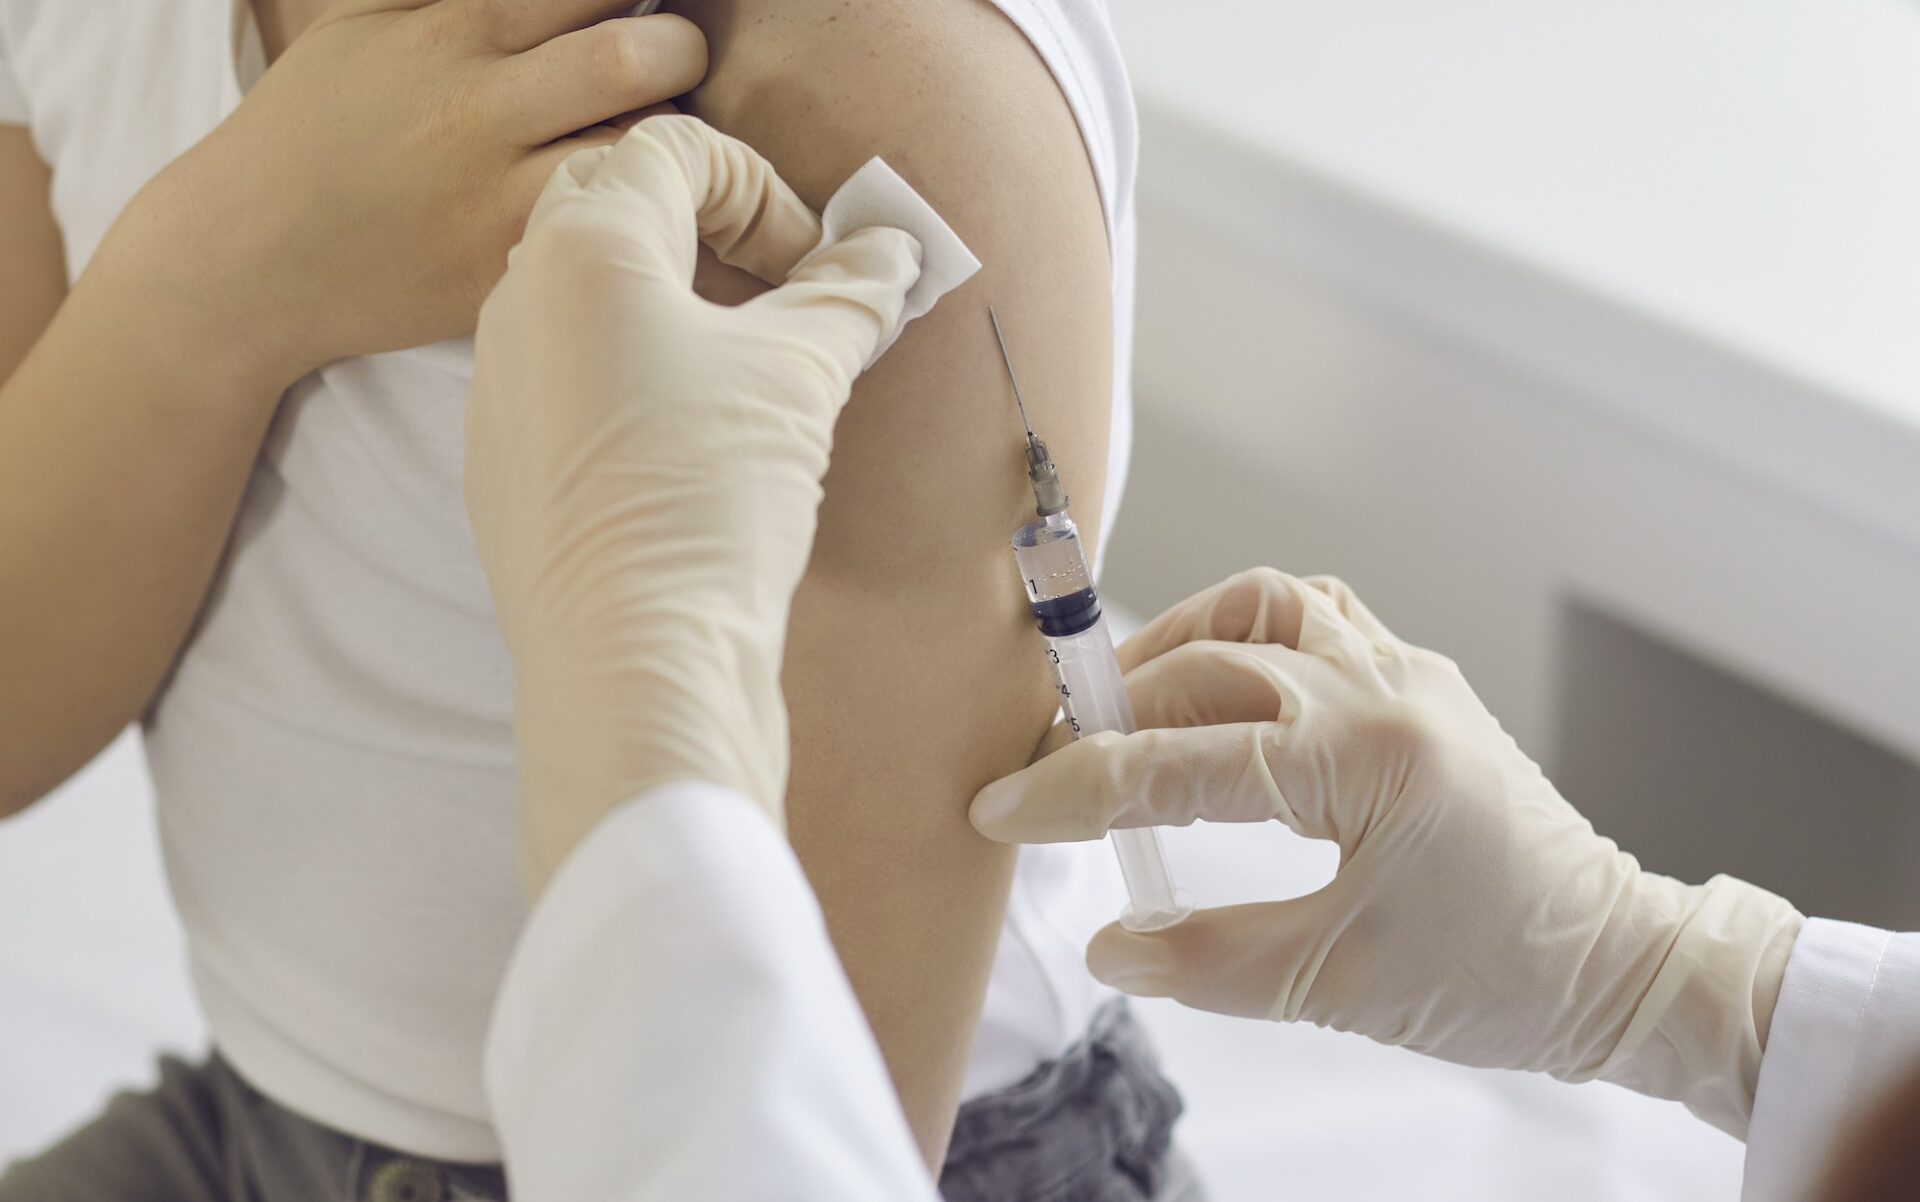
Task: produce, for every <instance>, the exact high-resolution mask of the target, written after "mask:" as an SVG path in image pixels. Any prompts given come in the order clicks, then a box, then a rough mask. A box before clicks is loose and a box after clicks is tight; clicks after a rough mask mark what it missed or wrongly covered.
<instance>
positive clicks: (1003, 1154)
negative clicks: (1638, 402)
mask: <svg viewBox="0 0 1920 1202" xmlns="http://www.w3.org/2000/svg"><path fill="white" fill-rule="evenodd" d="M1179 1114H1180V1099H1179V1095H1177V1094H1176V1093H1175V1092H1174V1091H1173V1087H1172V1086H1171V1085H1169V1084H1168V1083H1167V1081H1166V1079H1165V1078H1164V1077H1162V1076H1161V1075H1160V1073H1159V1070H1158V1068H1157V1067H1156V1066H1155V1064H1154V1058H1153V1053H1152V1049H1151V1048H1150V1047H1149V1046H1148V1044H1147V1042H1146V1039H1145V1037H1144V1036H1143V1035H1142V1033H1141V1032H1140V1030H1139V1028H1138V1027H1137V1026H1136V1025H1135V1023H1134V1022H1133V1019H1132V1017H1131V1016H1130V1015H1128V1013H1127V1012H1126V1010H1125V1009H1124V1007H1122V1006H1120V1005H1119V1004H1118V1003H1115V1004H1114V1005H1112V1006H1109V1007H1108V1008H1106V1009H1104V1010H1102V1011H1101V1012H1100V1014H1099V1016H1098V1017H1097V1018H1096V1020H1095V1022H1094V1025H1093V1027H1092V1029H1091V1030H1090V1031H1089V1033H1088V1036H1087V1038H1086V1039H1085V1040H1084V1041H1083V1042H1081V1043H1080V1044H1078V1045H1076V1046H1075V1047H1074V1048H1072V1049H1071V1050H1070V1051H1068V1052H1067V1054H1066V1055H1065V1056H1063V1057H1061V1058H1060V1059H1059V1060H1056V1061H1052V1062H1050V1063H1048V1064H1044V1065H1042V1066H1041V1067H1040V1068H1039V1069H1038V1070H1036V1071H1035V1072H1034V1074H1033V1075H1032V1076H1030V1077H1028V1078H1027V1079H1026V1080H1025V1081H1023V1082H1021V1083H1020V1084H1019V1085H1017V1086H1015V1087H1014V1088H1012V1089H1010V1090H1006V1091H1004V1092H1002V1093H998V1094H992V1095H989V1096H987V1097H984V1098H976V1099H974V1100H973V1101H971V1102H969V1103H967V1104H966V1105H965V1106H963V1107H961V1110H960V1117H959V1120H958V1122H957V1123H956V1125H955V1128H954V1137H953V1145H952V1150H951V1151H950V1152H949V1153H948V1156H947V1165H946V1170H945V1172H944V1173H943V1174H942V1176H941V1192H942V1194H943V1195H944V1196H945V1198H946V1200H947V1202H1205V1195H1204V1193H1203V1192H1202V1191H1201V1190H1200V1187H1199V1184H1198V1180H1197V1178H1195V1177H1194V1176H1193V1173H1192V1170H1191V1168H1190V1167H1189V1166H1187V1164H1186V1162H1185V1161H1184V1160H1183V1159H1182V1158H1181V1157H1179V1156H1178V1155H1177V1154H1176V1153H1174V1152H1172V1151H1171V1144H1170V1136H1171V1132H1172V1128H1173V1122H1174V1120H1175V1119H1176V1118H1177V1117H1178V1116H1179ZM506 1196H507V1189H506V1179H505V1177H504V1175H503V1174H502V1172H501V1170H500V1167H499V1166H498V1165H455V1164H445V1163H437V1162H433V1161H427V1160H422V1159H418V1158H416V1157H411V1156H406V1155H403V1154H401V1153H398V1152H394V1151H392V1150H391V1149H387V1148H382V1147H379V1146H378V1145H375V1144H370V1143H367V1142H366V1141H364V1140H358V1139H355V1138H353V1137H351V1136H348V1135H342V1134H340V1133H339V1132H337V1131H333V1130H331V1129H329V1128H326V1127H323V1126H320V1125H319V1124H318V1123H314V1122H310V1121H308V1120H307V1119H304V1118H301V1117H300V1116H299V1115H296V1114H294V1113H293V1112H292V1111H290V1110H287V1109H285V1108H284V1107H282V1106H279V1105H277V1104H276V1103H274V1102H272V1101H270V1100H269V1099H267V1098H265V1097H263V1096H261V1094H260V1093H259V1092H258V1091H257V1090H255V1089H254V1088H253V1087H252V1086H250V1085H248V1084H247V1083H246V1082H245V1081H243V1080H241V1079H240V1076H239V1075H238V1074H237V1073H235V1072H234V1071H233V1069H232V1067H231V1066H229V1065H228V1064H227V1062H226V1061H224V1060H222V1059H220V1057H219V1056H217V1055H216V1056H214V1057H213V1058H212V1059H210V1060H209V1061H207V1062H206V1063H205V1064H200V1065H189V1064H186V1063H183V1062H182V1061H179V1060H176V1059H173V1058H171V1057H169V1058H167V1059H164V1060H162V1061H161V1062H160V1081H159V1083H158V1084H157V1085H155V1086H154V1087H153V1088H152V1089H150V1090H147V1091H146V1092H143V1093H123V1094H120V1095H119V1096H117V1097H115V1098H114V1099H113V1101H111V1102H110V1103H108V1105H107V1108H106V1110H105V1111H104V1112H103V1113H102V1114H101V1115H100V1117H99V1118H97V1119H95V1120H94V1121H93V1122H91V1123H89V1124H87V1125H86V1126H85V1127H82V1128H81V1129H80V1130H78V1131H76V1132H75V1133H74V1134H72V1135H70V1136H68V1137H67V1138H66V1139H64V1140H62V1141H61V1142H60V1143H58V1144H56V1145H54V1146H53V1147H52V1148H50V1149H48V1150H47V1151H45V1152H43V1153H41V1154H40V1155H38V1156H36V1157H34V1158H33V1159H31V1160H24V1161H20V1162H18V1163H16V1164H13V1165H11V1166H8V1167H7V1169H6V1171H5V1172H4V1173H0V1202H505V1200H506Z"/></svg>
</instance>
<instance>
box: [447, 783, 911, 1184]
mask: <svg viewBox="0 0 1920 1202" xmlns="http://www.w3.org/2000/svg"><path fill="white" fill-rule="evenodd" d="M485 1072H486V1084H487V1096H488V1099H489V1103H490V1105H491V1107H492V1110H493V1121H494V1124H495V1126H496V1128H497V1129H498V1131H499V1135H500V1141H501V1144H502V1147H503V1148H504V1150H505V1160H506V1168H507V1177H508V1182H509V1186H510V1188H511V1190H512V1193H513V1196H514V1199H515V1202H578V1200H579V1199H582V1198H597V1199H607V1200H609V1202H616V1200H617V1202H654V1200H659V1202H668V1200H671V1202H685V1200H686V1199H690V1198H699V1199H718V1200H727V1199H743V1200H744V1199H766V1198H781V1199H796V1200H802V1202H812V1200H814V1199H818V1200H820V1202H827V1200H829V1199H831V1200H832V1202H937V1200H936V1195H935V1191H934V1186H933V1181H932V1178H931V1177H930V1175H929V1174H928V1173H927V1170H926V1169H925V1167H924V1166H923V1165H922V1163H921V1160H920V1156H919V1153H918V1152H917V1151H916V1150H915V1145H914V1143H913V1139H912V1136H911V1134H910V1133H909V1130H908V1127H907V1123H906V1119H905V1117H904V1115H903V1114H902V1113H901V1110H900V1106H899V1103H898V1101H896V1099H895V1097H894V1094H893V1089H892V1086H891V1084H890V1083H889V1081H888V1078H887V1074H886V1069H885V1066H884V1064H883V1063H882V1061H881V1058H880V1051H879V1048H878V1046H877V1045H876V1044H875V1043H874V1041H873V1037H872V1035H871V1034H870V1033H869V1031H868V1029H867V1026H866V1023H865V1020H864V1018H863V1017H862V1015H861V1012H860V1009H859V1006H858V1004H857V1003H856V1002H855V1000H854V996H853V990H852V988H851V987H850V986H849V985H848V983H847V980H846V976H845V974H844V973H843V972H842V970H841V968H840V962H839V960H838V959H837V958H836V957H835V955H834V952H833V948H832V946H831V945H830V944H829V943H828V941H827V933H826V926H825V923H824V921H823V919H822V918H821V915H820V908H819V904H818V903H817V902H816V901H815V899H814V896H813V893H812V891H811V890H810V889H809V888H808V886H807V883H806V880H805V878H804V877H803V876H802V875H801V870H800V866H799V863H798V862H797V861H796V860H795V859H794V856H793V852H792V850H791V849H790V848H789V847H788V845H787V842H786V840H785V838H784V837H783V836H782V835H781V833H780V832H779V831H778V830H777V829H775V827H774V825H773V824H772V823H771V822H769V821H768V820H767V817H766V815H765V813H764V812H763V811H762V810H761V809H760V808H759V807H758V806H756V805H754V804H753V803H752V802H750V801H749V800H747V799H746V798H745V797H743V796H741V795H740V794H738V793H735V792H733V791H732V790H729V789H724V788H721V787H720V786H717V785H706V784H675V785H668V786H663V787H660V788H657V789H653V790H650V791H648V792H647V793H645V794H642V795H641V796H640V797H638V798H635V799H634V800H633V801H630V802H628V803H627V804H626V805H624V806H622V807H621V808H620V809H619V810H617V811H616V812H615V813H614V814H613V815H611V816H610V817H608V818H607V819H606V820H605V821H603V822H602V823H601V824H600V825H599V826H598V827H597V828H595V830H594V832H593V833H592V835H590V836H589V837H588V838H587V839H586V841H585V842H583V843H582V844H581V845H580V846H579V847H578V848H576V849H575V850H574V852H573V854H572V855H571V856H569V857H568V859H567V861H566V863H565V864H563V865H562V866H561V868H560V871H559V872H558V874H556V875H555V877H554V879H553V881H552V883H551V884H550V885H549V886H548V888H547V891H546V893H545V894H544V895H543V896H542V897H541V899H540V901H539V904H538V905H537V906H535V908H534V911H533V914H532V915H531V917H530V918H529V920H528V923H527V928H526V930H525V932H524V933H523V934H522V935H521V938H520V942H519V944H518V946H517V947H516V948H515V950H514V953H513V957H512V959H511V961H510V963H509V965H508V968H507V973H506V978H505V980H504V982H503V983H502V986H501V990H500V993H499V996H498V998H497V999H496V1001H495V1003H494V1012H493V1018H492V1022H491V1026H490V1028H489V1031H488V1036H487V1047H486V1063H485Z"/></svg>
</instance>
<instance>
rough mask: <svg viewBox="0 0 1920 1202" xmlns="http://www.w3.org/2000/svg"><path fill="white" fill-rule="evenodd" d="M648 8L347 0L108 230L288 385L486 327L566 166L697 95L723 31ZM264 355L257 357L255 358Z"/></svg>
mask: <svg viewBox="0 0 1920 1202" xmlns="http://www.w3.org/2000/svg"><path fill="white" fill-rule="evenodd" d="M630 7H631V0H340V2H339V3H337V4H335V5H334V7H333V8H332V9H330V10H329V11H328V12H327V13H326V14H325V15H323V16H322V17H320V18H319V19H318V20H317V21H316V22H315V23H314V25H313V26H312V27H311V28H310V29H309V30H308V31H307V32H306V33H304V34H303V35H302V36H300V37H299V38H298V39H297V40H296V41H295V42H294V43H293V44H292V45H291V46H290V47H289V48H288V49H287V51H286V53H285V55H283V56H282V57H281V59H280V60H279V61H278V62H276V63H275V64H274V66H273V68H272V69H271V70H270V71H268V72H267V74H266V76H265V77H264V78H263V79H262V80H261V81H260V83H259V85H258V86H257V87H256V88H255V89H254V90H253V91H252V92H251V93H250V94H249V95H248V97H247V99H246V100H245V102H244V103H243V104H241V106H240V108H239V110H238V111H237V112H235V113H234V114H233V115H232V117H230V118H229V119H228V120H227V121H226V122H225V123H224V124H222V125H221V126H220V127H219V128H218V129H216V130H215V131H214V132H213V133H212V134H210V135H209V136H208V137H207V138H206V139H205V140H204V141H202V142H201V143H200V144H199V145H197V146H195V147H194V148H193V149H192V150H190V151H188V152H187V153H186V154H185V155H183V156H182V157H181V158H180V159H178V160H177V161H176V162H175V163H174V164H172V165H171V166H170V167H169V168H167V170H166V171H164V172H162V173H161V175H160V176H159V177H158V178H157V179H156V180H155V181H154V182H153V183H152V184H150V185H149V186H148V187H147V189H146V190H145V192H144V193H143V194H142V195H141V196H140V197H139V198H137V199H136V200H135V202H134V204H133V205H132V206H130V208H129V211H128V215H127V217H126V218H125V219H123V220H122V222H121V223H120V226H119V228H117V229H116V230H115V232H114V236H113V238H112V239H111V240H110V242H109V248H110V253H114V254H126V253H131V254H133V255H134V257H135V262H136V263H137V264H138V268H137V270H136V272H135V276H134V278H136V279H139V280H141V281H142V282H143V285H144V286H145V287H146V288H147V289H148V290H149V291H150V292H159V293H161V295H159V296H156V297H153V298H152V299H153V300H154V301H155V302H158V303H164V304H167V305H169V306H175V307H182V306H186V307H191V308H192V309H193V310H194V311H195V312H194V313H193V314H192V315H191V323H190V327H189V328H190V329H195V330H202V329H203V330H205V331H207V333H208V334H209V335H210V336H211V337H214V338H218V339H224V340H225V341H226V344H227V346H228V347H229V349H231V346H232V343H233V342H234V341H236V340H238V341H244V342H245V343H247V344H249V353H250V355H251V357H252V358H253V359H255V360H256V363H257V366H258V367H259V369H260V370H261V371H262V372H264V373H266V374H268V375H269V376H271V377H272V378H274V379H275V380H276V381H277V383H278V385H279V386H281V387H284V386H285V384H287V383H290V382H291V381H292V380H294V379H296V378H298V377H299V376H300V375H302V374H304V373H305V372H307V371H309V370H311V369H312V368H314V367H316V366H318V365H320V364H321V363H324V362H327V361H328V360H331V359H336V358H342V357H345V356H348V355H358V354H370V353H374V352H379V351H388V350H397V349H400V348H403V347H408V346H416V345H420V344H422V343H426V342H432V341H436V340H438V339H442V338H449V337H454V336H456V335H459V334H462V333H465V332H468V331H470V330H472V328H473V326H474V321H475V316H476V314H477V312H478V310H479V306H480V302H481V300H482V299H484V298H485V297H486V295H487V292H488V290H489V289H491V288H492V287H493V285H494V282H495V281H496V280H498V279H499V277H500V274H501V272H502V271H504V270H505V268H506V256H507V249H508V248H509V247H510V246H512V245H513V244H514V242H515V241H516V240H518V238H519V237H520V233H521V229H522V227H523V226H524V224H525V221H526V216H527V212H528V210H529V208H530V207H531V206H532V204H533V201H534V198H535V197H536V196H538V195H539V193H540V189H541V187H542V186H543V185H544V184H545V183H546V181H547V179H548V177H549V176H551V175H552V174H553V170H554V168H555V167H556V166H557V165H558V164H559V163H560V161H561V160H562V159H564V158H566V156H567V155H568V154H570V153H572V152H573V151H575V150H578V149H580V148H581V147H583V146H591V145H596V144H603V143H610V142H612V141H614V140H615V139H616V138H618V137H619V132H620V131H619V130H618V129H615V128H609V127H604V126H600V125H599V123H600V122H603V121H608V120H610V119H613V118H617V117H620V116H621V115H623V114H627V113H631V112H633V111H635V110H639V109H644V108H647V107H648V106H651V105H656V104H659V103H661V102H663V101H666V100H668V99H669V98H670V97H673V96H677V95H680V94H682V93H684V92H686V91H687V90H688V89H690V88H691V87H692V86H693V85H694V84H696V83H698V82H699V80H700V79H701V77H702V76H703V75H705V73H706V67H707V55H706V43H705V41H704V39H703V38H702V37H701V35H700V32H699V30H698V29H697V28H695V27H694V26H693V25H692V24H691V23H689V22H687V21H685V20H682V19H681V18H678V17H673V16H650V17H638V18H617V19H615V14H617V13H620V12H623V11H626V10H627V9H629V8H630ZM254 352H257V353H254Z"/></svg>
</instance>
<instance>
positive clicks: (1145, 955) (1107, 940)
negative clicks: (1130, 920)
mask: <svg viewBox="0 0 1920 1202" xmlns="http://www.w3.org/2000/svg"><path fill="white" fill-rule="evenodd" d="M1087 971H1088V972H1091V973H1092V974H1093V975H1094V978H1095V979H1096V980H1099V981H1101V982H1103V983H1105V984H1107V985H1111V986H1112V987H1113V988H1115V989H1118V990H1119V991H1120V992H1122V993H1129V994H1132V995H1133V996H1135V997H1171V996H1173V991H1174V975H1175V974H1174V955H1173V948H1172V947H1171V946H1170V945H1169V944H1168V943H1167V941H1166V940H1165V939H1164V938H1163V937H1162V936H1161V935H1159V934H1158V933H1157V932H1150V933H1145V934H1142V933H1139V932H1135V931H1129V930H1127V929H1126V928H1125V927H1123V926H1121V925H1120V924H1118V923H1113V924H1110V925H1108V926H1106V927H1103V928H1101V930H1100V932H1099V933H1098V934H1096V935H1094V937H1093V941H1092V942H1091V943H1089V944H1088V945H1087Z"/></svg>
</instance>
